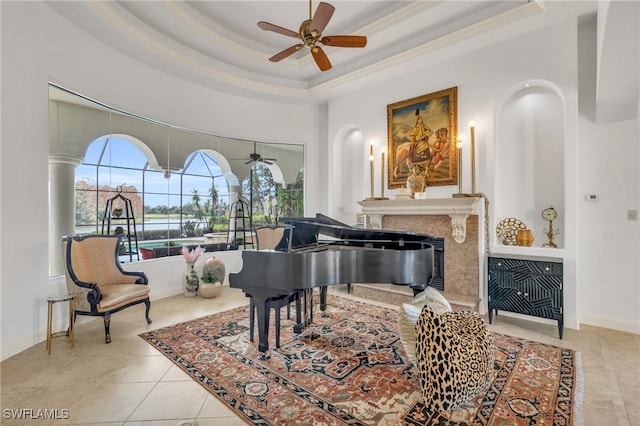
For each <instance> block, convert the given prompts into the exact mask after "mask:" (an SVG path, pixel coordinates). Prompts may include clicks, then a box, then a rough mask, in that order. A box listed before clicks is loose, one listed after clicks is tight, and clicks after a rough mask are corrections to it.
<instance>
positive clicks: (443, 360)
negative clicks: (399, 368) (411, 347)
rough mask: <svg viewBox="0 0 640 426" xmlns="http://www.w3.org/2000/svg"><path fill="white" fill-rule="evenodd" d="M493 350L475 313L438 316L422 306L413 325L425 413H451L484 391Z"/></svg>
mask: <svg viewBox="0 0 640 426" xmlns="http://www.w3.org/2000/svg"><path fill="white" fill-rule="evenodd" d="M493 351H494V347H493V339H492V337H491V334H490V333H489V331H488V330H487V327H486V324H485V323H484V320H483V319H482V318H481V317H480V315H478V314H477V313H476V312H467V311H457V312H445V313H443V314H441V315H438V314H436V313H435V312H434V311H433V309H431V308H430V307H429V306H428V305H426V306H424V307H423V308H422V312H421V313H420V317H419V318H418V322H417V324H416V359H417V367H418V371H419V373H420V385H421V387H422V394H423V396H424V403H425V407H426V408H427V410H429V411H447V410H451V409H454V408H456V407H458V406H460V405H462V404H465V403H466V402H468V401H470V400H471V399H472V398H473V397H474V396H476V395H478V394H479V393H484V392H486V391H487V389H488V388H489V386H490V385H491V381H492V378H493Z"/></svg>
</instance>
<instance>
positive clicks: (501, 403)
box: [140, 296, 581, 425]
mask: <svg viewBox="0 0 640 426" xmlns="http://www.w3.org/2000/svg"><path fill="white" fill-rule="evenodd" d="M293 310H295V308H294V309H292V311H293ZM273 312H274V311H273V310H272V316H273ZM326 312H327V316H321V315H320V313H319V312H316V313H315V316H314V323H313V324H312V325H311V326H309V327H307V328H306V329H305V330H303V332H302V333H301V334H299V335H296V334H294V333H293V330H292V328H293V327H292V325H293V321H290V320H287V319H286V309H282V328H281V330H282V331H281V346H280V348H279V349H275V337H274V333H273V329H272V330H271V333H270V336H269V337H270V343H269V345H270V354H271V358H270V359H268V360H265V361H259V360H258V359H257V357H258V354H259V352H258V349H257V346H258V343H257V332H256V337H255V341H254V342H250V341H249V307H248V306H246V307H242V308H236V309H233V310H229V311H226V312H221V313H217V314H214V315H210V316H207V317H204V318H199V319H195V320H192V321H188V322H184V323H181V324H177V325H174V326H170V327H165V328H161V329H159V330H155V331H151V332H147V333H144V334H141V335H140V336H141V337H142V338H143V339H145V340H146V341H147V342H148V343H150V344H151V345H153V346H154V347H155V348H156V349H158V350H159V351H160V352H162V353H163V354H164V355H165V356H166V357H168V358H169V359H171V360H172V361H173V362H174V363H175V364H176V365H178V366H179V367H180V368H182V369H183V370H184V371H185V372H186V373H187V374H189V375H190V376H191V377H192V378H193V379H194V380H195V381H197V382H198V383H200V384H201V385H202V386H204V387H205V388H206V389H207V390H208V391H209V392H211V393H212V394H213V395H215V396H216V397H217V398H219V399H220V400H221V401H223V402H224V403H225V404H226V405H228V406H229V407H230V408H231V409H232V410H234V411H235V412H236V413H237V415H238V416H239V417H240V418H242V419H244V420H245V421H246V422H247V423H249V424H255V425H534V424H535V425H574V424H580V423H581V420H580V419H579V417H580V413H579V410H580V405H579V404H580V396H579V388H580V386H579V376H580V374H581V372H580V367H579V365H578V364H577V363H578V362H579V359H578V354H577V353H576V352H574V351H572V350H569V349H563V348H559V347H554V346H549V345H544V344H542V343H536V342H531V341H527V340H522V339H519V338H515V337H510V336H505V335H501V334H495V333H494V334H493V337H494V342H495V364H494V370H495V374H494V381H493V383H492V386H491V388H490V389H489V391H488V392H487V393H486V394H485V395H479V396H477V397H476V398H475V399H474V400H473V401H471V402H470V403H468V404H467V405H464V406H462V407H460V408H458V409H456V410H452V411H449V412H440V413H438V412H427V411H426V410H425V409H424V405H423V403H422V402H421V401H422V393H421V389H420V383H419V380H418V371H417V368H416V367H415V366H413V365H412V364H410V363H409V361H408V360H407V355H406V353H405V351H404V349H403V347H402V343H401V341H400V339H399V336H398V326H397V312H396V311H395V310H390V309H386V308H381V307H378V306H375V305H370V304H365V303H360V302H356V301H352V300H347V299H344V298H340V297H337V296H329V299H328V308H327V311H326ZM292 316H295V315H293V312H292ZM273 323H274V322H273V318H272V319H271V324H273Z"/></svg>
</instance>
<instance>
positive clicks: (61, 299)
mask: <svg viewBox="0 0 640 426" xmlns="http://www.w3.org/2000/svg"><path fill="white" fill-rule="evenodd" d="M75 298H76V295H75V294H67V295H66V296H59V297H48V298H47V304H48V309H47V352H49V353H51V340H52V339H53V338H54V337H68V338H69V345H70V346H71V347H73V339H74V334H73V333H74V328H75V322H76V321H75V318H76V314H75V302H74V299H75ZM58 302H69V328H67V329H66V330H63V331H57V332H55V333H53V332H52V331H51V327H52V324H51V320H52V317H53V305H54V304H56V303H58Z"/></svg>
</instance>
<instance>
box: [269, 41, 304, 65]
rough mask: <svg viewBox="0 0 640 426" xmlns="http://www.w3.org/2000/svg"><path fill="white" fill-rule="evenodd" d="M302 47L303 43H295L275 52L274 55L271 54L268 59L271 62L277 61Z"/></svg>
mask: <svg viewBox="0 0 640 426" xmlns="http://www.w3.org/2000/svg"><path fill="white" fill-rule="evenodd" d="M303 47H304V44H296V45H294V46H291V47H289V48H287V49H284V50H283V51H282V52H280V53H277V54H275V55H273V56H272V57H270V58H269V60H270V61H271V62H278V61H281V60H283V59H284V58H286V57H288V56H291V55H293V54H294V53H296V52H297V51H298V50H300V49H302V48H303Z"/></svg>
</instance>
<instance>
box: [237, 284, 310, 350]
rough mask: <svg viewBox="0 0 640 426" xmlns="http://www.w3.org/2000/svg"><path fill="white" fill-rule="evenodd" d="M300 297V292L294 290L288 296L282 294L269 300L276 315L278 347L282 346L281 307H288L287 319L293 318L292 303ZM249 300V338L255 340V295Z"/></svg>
mask: <svg viewBox="0 0 640 426" xmlns="http://www.w3.org/2000/svg"><path fill="white" fill-rule="evenodd" d="M299 298H300V292H299V291H294V292H291V293H290V294H289V295H288V296H282V297H279V298H277V299H272V300H270V301H269V306H270V307H271V308H273V309H274V310H275V311H276V312H275V314H276V315H275V317H276V324H275V325H276V348H279V347H280V309H281V308H282V307H283V306H286V307H287V319H291V303H293V302H295V301H296V300H298V299H299ZM249 299H250V302H249V310H250V313H249V340H250V341H252V342H253V336H254V333H255V323H256V305H255V303H254V302H253V297H250V298H249ZM298 315H299V314H298Z"/></svg>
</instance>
